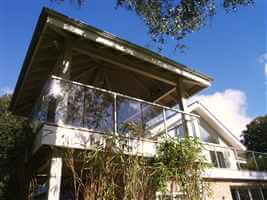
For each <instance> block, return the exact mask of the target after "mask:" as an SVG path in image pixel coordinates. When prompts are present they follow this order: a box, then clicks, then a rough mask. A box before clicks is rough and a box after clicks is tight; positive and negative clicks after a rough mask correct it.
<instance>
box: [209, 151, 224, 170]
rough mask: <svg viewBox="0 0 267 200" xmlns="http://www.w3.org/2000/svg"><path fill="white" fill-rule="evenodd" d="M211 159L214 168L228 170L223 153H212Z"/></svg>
mask: <svg viewBox="0 0 267 200" xmlns="http://www.w3.org/2000/svg"><path fill="white" fill-rule="evenodd" d="M210 159H211V162H212V164H213V166H214V167H217V168H227V165H226V159H225V157H224V155H223V152H220V151H210Z"/></svg>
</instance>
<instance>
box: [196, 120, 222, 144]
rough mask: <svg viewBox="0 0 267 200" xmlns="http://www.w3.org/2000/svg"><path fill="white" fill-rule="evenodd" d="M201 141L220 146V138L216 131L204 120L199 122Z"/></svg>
mask: <svg viewBox="0 0 267 200" xmlns="http://www.w3.org/2000/svg"><path fill="white" fill-rule="evenodd" d="M199 132H200V136H199V137H200V140H201V141H202V142H207V143H213V144H219V137H218V135H217V133H216V131H215V130H214V129H213V128H212V127H211V126H210V125H209V124H208V123H207V122H206V121H204V120H202V119H200V120H199Z"/></svg>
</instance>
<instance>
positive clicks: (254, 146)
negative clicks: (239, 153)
mask: <svg viewBox="0 0 267 200" xmlns="http://www.w3.org/2000/svg"><path fill="white" fill-rule="evenodd" d="M242 136H243V140H242V142H243V144H244V145H245V146H246V147H247V148H248V150H251V151H257V152H264V153H267V115H265V116H262V117H257V118H255V119H254V120H253V121H251V122H250V123H249V124H248V125H247V129H246V130H245V131H243V134H242Z"/></svg>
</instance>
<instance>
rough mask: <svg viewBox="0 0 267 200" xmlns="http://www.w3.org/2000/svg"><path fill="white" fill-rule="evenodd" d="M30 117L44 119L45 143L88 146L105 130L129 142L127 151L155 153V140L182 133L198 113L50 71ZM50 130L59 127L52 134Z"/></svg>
mask: <svg viewBox="0 0 267 200" xmlns="http://www.w3.org/2000/svg"><path fill="white" fill-rule="evenodd" d="M33 118H34V119H37V120H38V121H41V122H44V127H43V128H42V130H43V132H44V133H43V137H42V142H44V144H49V145H51V144H54V145H56V146H66V147H72V148H84V147H85V146H86V148H89V149H90V148H93V146H94V145H95V144H99V143H104V142H105V141H104V140H105V139H104V136H107V135H116V136H119V137H120V138H122V140H123V141H122V143H127V146H128V147H129V149H127V151H128V152H129V153H140V154H144V155H148V156H153V155H154V154H155V150H156V145H155V144H156V143H158V142H160V141H161V140H162V138H164V137H165V138H166V137H172V138H176V137H183V136H184V135H185V132H186V131H185V130H187V128H188V126H189V124H192V122H193V121H194V120H196V119H197V118H198V116H197V115H194V114H190V113H185V112H182V111H179V110H177V109H175V108H168V107H166V106H162V105H159V104H155V103H151V102H148V101H144V100H141V99H137V98H133V97H129V96H127V95H122V94H119V93H116V92H111V91H108V90H105V89H100V88H96V87H94V86H89V85H84V84H81V83H77V82H73V81H68V80H64V79H62V78H59V77H56V76H53V77H52V78H51V79H50V80H49V81H48V82H47V83H46V86H45V88H44V90H43V92H42V94H41V97H40V98H39V101H38V103H37V104H36V105H35V107H34V111H33ZM190 127H191V126H190ZM73 130H75V131H73ZM67 132H68V133H67ZM74 132H75V134H74ZM49 133H57V134H56V138H55V134H54V135H53V134H49ZM61 133H62V135H61V136H60V134H61ZM71 135H72V137H71ZM52 136H53V138H51V137H52ZM67 137H68V138H69V139H66V138H67ZM70 137H71V138H70ZM59 138H61V139H60V140H59ZM62 138H65V141H64V140H63V139H62ZM66 140H68V141H66ZM37 146H40V144H39V145H37ZM131 151H134V152H131Z"/></svg>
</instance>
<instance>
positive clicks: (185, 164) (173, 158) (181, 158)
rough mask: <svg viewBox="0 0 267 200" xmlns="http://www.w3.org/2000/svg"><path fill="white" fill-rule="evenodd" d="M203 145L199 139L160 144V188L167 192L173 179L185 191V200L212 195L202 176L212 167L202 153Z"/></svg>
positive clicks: (195, 199)
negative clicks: (168, 185)
mask: <svg viewBox="0 0 267 200" xmlns="http://www.w3.org/2000/svg"><path fill="white" fill-rule="evenodd" d="M202 149H203V148H202V145H201V143H200V141H199V140H198V139H195V138H191V137H185V138H184V139H183V140H166V141H164V142H163V143H162V144H160V145H159V146H158V149H157V157H156V164H158V165H159V171H160V173H159V174H160V176H159V177H158V178H159V185H160V190H161V191H162V192H163V193H164V192H166V188H167V183H168V181H169V180H172V181H173V182H174V183H176V184H177V185H178V187H179V190H180V191H181V192H182V193H183V199H184V200H199V199H203V198H204V196H205V195H210V192H209V185H208V183H206V182H205V181H204V179H203V178H202V175H203V173H204V172H205V170H206V169H207V168H208V167H210V164H208V163H207V161H206V159H205V158H204V156H202V155H201V152H202Z"/></svg>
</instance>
